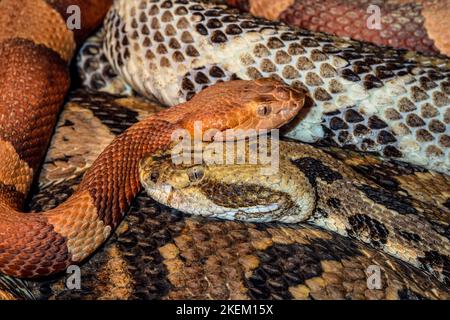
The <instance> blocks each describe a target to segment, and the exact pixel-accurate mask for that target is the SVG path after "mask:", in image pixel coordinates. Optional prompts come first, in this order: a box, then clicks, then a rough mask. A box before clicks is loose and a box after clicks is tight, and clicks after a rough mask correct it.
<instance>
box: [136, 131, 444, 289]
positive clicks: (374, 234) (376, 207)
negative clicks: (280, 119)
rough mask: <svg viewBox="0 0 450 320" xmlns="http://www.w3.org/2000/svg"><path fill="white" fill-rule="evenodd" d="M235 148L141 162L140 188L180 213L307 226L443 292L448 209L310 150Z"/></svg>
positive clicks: (252, 144) (253, 144) (257, 145)
mask: <svg viewBox="0 0 450 320" xmlns="http://www.w3.org/2000/svg"><path fill="white" fill-rule="evenodd" d="M274 141H275V142H274ZM275 145H276V146H277V147H276V149H275V148H273V147H274V146H275ZM237 148H238V149H237V150H234V149H230V148H227V147H226V146H224V145H222V143H220V142H216V143H213V144H208V145H205V146H203V149H202V150H200V151H199V150H198V149H197V150H195V151H192V157H188V158H187V159H188V160H191V158H192V159H195V158H198V157H197V156H195V155H202V156H203V161H202V162H201V163H198V162H197V163H194V162H193V161H187V162H186V161H184V162H182V163H177V162H176V161H174V159H175V158H174V155H176V154H177V152H181V150H178V151H175V149H174V150H173V151H170V152H168V153H166V154H158V155H157V156H150V157H148V158H147V159H146V160H145V161H143V162H142V166H141V181H142V183H143V185H144V187H145V189H146V191H147V193H148V194H149V195H150V196H151V197H152V198H153V199H155V200H156V201H158V202H159V203H162V204H165V205H167V206H169V207H172V208H175V209H178V210H181V211H183V212H187V213H190V214H195V215H201V216H206V217H216V218H223V219H231V220H243V221H249V222H270V221H279V222H285V223H286V222H287V223H298V222H302V221H307V222H308V223H310V224H314V225H316V226H319V227H321V228H324V229H327V230H329V231H332V232H336V233H339V234H340V235H342V236H349V237H353V238H356V239H359V240H361V241H363V242H365V243H367V244H369V245H371V246H372V247H374V248H375V249H379V250H383V251H385V252H386V253H388V254H391V255H393V256H396V257H398V258H400V259H402V260H403V261H405V262H407V263H410V264H412V265H414V266H415V267H418V268H421V269H422V270H424V271H427V272H430V273H432V274H433V275H434V276H436V277H437V278H438V279H439V280H440V281H442V282H444V283H446V284H447V285H449V284H450V238H449V234H448V230H449V222H450V218H449V211H448V208H447V209H439V208H438V207H436V206H433V205H429V204H426V203H423V201H421V199H420V198H419V199H418V202H416V203H414V201H411V198H410V197H408V196H404V195H401V194H400V193H397V194H396V193H393V192H392V191H391V190H387V189H384V188H382V187H381V186H380V185H378V184H376V183H374V182H373V181H371V180H369V179H367V178H366V177H364V176H362V175H361V174H359V173H358V172H355V171H354V170H353V169H351V168H350V167H348V166H346V165H345V164H343V163H342V162H340V161H339V160H337V159H335V158H334V157H333V156H332V155H329V154H327V153H326V152H324V151H322V150H320V149H318V148H316V147H313V146H310V145H305V144H299V143H294V142H285V141H281V142H279V143H276V140H270V141H269V145H268V146H267V147H266V145H265V144H264V143H262V142H261V141H259V142H258V141H257V140H255V139H251V140H250V141H246V143H245V145H241V146H237ZM263 148H266V149H263ZM208 150H209V151H211V150H222V151H223V153H222V154H220V158H219V159H217V158H208V154H209V151H208ZM183 152H185V151H183ZM275 152H276V153H279V159H278V160H276V158H270V160H271V162H267V161H266V162H264V161H263V158H262V157H261V155H265V154H269V155H270V154H271V155H273V154H274V153H275ZM179 155H184V153H180V154H179ZM184 159H186V158H184ZM229 159H232V160H233V161H229ZM243 160H244V161H243ZM252 160H253V162H251V161H252ZM275 161H276V162H275ZM274 162H275V163H274ZM272 166H274V167H272ZM270 169H272V171H269V170H270ZM264 170H266V171H264ZM447 183H448V181H447ZM414 204H415V205H414ZM417 208H420V209H419V210H418V209H417Z"/></svg>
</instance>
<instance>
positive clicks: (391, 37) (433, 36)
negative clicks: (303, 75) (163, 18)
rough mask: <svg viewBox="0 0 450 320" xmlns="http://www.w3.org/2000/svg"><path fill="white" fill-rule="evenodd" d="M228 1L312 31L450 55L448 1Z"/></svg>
mask: <svg viewBox="0 0 450 320" xmlns="http://www.w3.org/2000/svg"><path fill="white" fill-rule="evenodd" d="M227 3H229V4H230V5H233V6H236V7H238V8H240V9H241V10H244V11H247V12H251V13H252V14H253V15H255V16H257V17H264V18H267V19H270V20H281V21H283V22H285V23H287V24H290V25H295V26H298V27H301V28H305V29H309V30H313V31H320V32H326V33H330V34H335V35H338V36H341V37H351V38H353V39H356V40H361V41H369V42H373V43H375V44H377V45H381V46H391V47H395V48H404V49H409V50H414V51H421V52H426V53H432V54H436V53H442V54H447V55H450V34H449V32H450V31H449V30H450V21H449V19H448V16H449V14H450V1H448V0H331V1H330V0H278V1H270V0H227ZM377 24H379V25H377Z"/></svg>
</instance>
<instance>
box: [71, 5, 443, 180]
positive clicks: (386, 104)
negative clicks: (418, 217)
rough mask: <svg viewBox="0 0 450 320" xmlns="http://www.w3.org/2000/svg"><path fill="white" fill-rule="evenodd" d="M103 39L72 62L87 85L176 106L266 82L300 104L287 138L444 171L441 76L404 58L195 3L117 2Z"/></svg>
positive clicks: (89, 45)
mask: <svg viewBox="0 0 450 320" xmlns="http://www.w3.org/2000/svg"><path fill="white" fill-rule="evenodd" d="M102 32H103V39H104V41H101V39H100V38H101V37H100V36H99V37H96V38H94V39H92V41H88V42H87V44H86V45H85V50H82V53H81V56H80V59H79V66H80V69H81V72H82V76H83V79H84V84H86V85H87V86H91V87H94V88H97V89H101V88H102V84H106V87H108V88H110V87H111V86H108V85H107V84H110V83H111V81H108V80H110V79H111V78H112V79H114V80H115V81H116V82H117V83H121V84H122V85H123V84H126V85H128V87H131V88H132V89H133V90H134V91H137V92H138V93H140V94H142V95H144V96H146V97H154V98H156V99H157V100H159V101H161V102H163V103H164V104H167V105H175V104H177V103H180V102H183V101H186V100H189V99H190V98H191V97H192V96H193V95H194V94H195V93H196V92H199V91H200V90H201V89H203V88H205V87H207V86H209V85H212V84H214V83H216V82H218V81H226V80H230V79H234V78H240V79H258V78H260V77H269V76H270V77H273V78H276V79H278V80H283V81H284V82H286V83H287V84H289V85H291V86H292V87H294V88H297V89H299V90H303V91H305V92H307V94H308V96H309V100H308V103H307V108H304V112H302V113H301V115H300V116H299V120H301V121H298V124H297V125H291V126H290V127H289V129H288V131H287V132H286V135H287V136H288V137H291V138H295V139H298V140H301V141H306V142H313V141H319V140H320V141H327V142H328V143H329V144H330V143H331V144H334V145H338V146H341V147H342V146H347V147H352V148H354V149H356V150H360V151H371V152H376V153H378V154H381V155H383V156H385V157H387V158H396V159H398V160H402V161H406V162H410V163H414V164H419V165H422V166H425V167H427V168H430V169H433V170H438V171H442V172H446V173H448V172H449V151H448V150H449V141H450V139H449V132H448V127H449V126H448V124H449V121H450V109H449V101H450V100H449V93H450V91H449V73H450V71H449V70H448V69H446V68H439V67H435V66H431V65H430V66H426V65H423V64H421V63H419V62H416V61H411V60H408V58H407V57H406V53H405V52H404V51H398V50H394V49H388V48H385V47H377V46H375V45H370V44H367V43H361V42H357V41H353V40H348V39H342V38H337V37H332V36H328V35H325V34H321V33H314V32H310V31H305V30H301V29H295V28H292V27H288V26H285V25H282V24H279V23H275V22H270V21H267V20H263V19H257V18H254V17H252V16H250V15H242V14H239V13H238V12H237V11H235V10H232V9H228V8H226V7H223V6H215V5H211V4H208V3H202V2H198V1H164V0H161V1H138V0H132V1H120V0H119V1H116V2H115V4H114V6H113V7H112V9H111V10H110V11H109V13H108V16H107V17H106V20H105V23H104V30H103V31H102ZM105 64H109V65H110V66H109V67H106V66H105ZM93 66H95V67H93ZM114 74H115V75H117V76H114ZM105 75H106V78H105ZM119 79H121V80H119ZM150 84H151V85H150ZM106 87H105V88H106ZM119 87H120V86H119ZM123 87H127V86H122V88H123ZM309 107H310V108H309Z"/></svg>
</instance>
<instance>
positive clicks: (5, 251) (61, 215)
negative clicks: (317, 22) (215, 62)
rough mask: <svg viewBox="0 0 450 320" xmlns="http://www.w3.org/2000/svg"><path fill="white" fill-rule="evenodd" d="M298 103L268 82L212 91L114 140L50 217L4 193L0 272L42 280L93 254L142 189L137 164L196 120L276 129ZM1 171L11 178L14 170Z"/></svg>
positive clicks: (10, 191)
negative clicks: (262, 110)
mask: <svg viewBox="0 0 450 320" xmlns="http://www.w3.org/2000/svg"><path fill="white" fill-rule="evenodd" d="M303 101H304V98H303V96H302V94H301V93H299V92H297V91H295V90H292V89H290V88H288V87H286V86H281V85H279V83H278V82H276V81H274V80H271V79H261V81H257V82H246V81H235V82H228V83H224V84H218V86H215V87H212V88H209V90H204V91H203V92H202V93H201V94H200V95H197V98H194V99H193V100H191V101H189V102H187V103H185V104H180V105H179V106H177V107H176V108H171V109H168V110H163V111H161V112H159V113H158V114H156V115H154V116H151V117H149V118H147V119H145V120H143V121H142V122H140V123H137V124H136V125H134V126H132V127H131V128H129V129H128V130H127V131H126V132H124V133H123V134H122V135H120V136H119V137H117V138H116V139H115V140H114V141H113V142H112V143H111V144H110V145H109V146H108V147H107V148H106V149H105V150H104V151H103V152H102V153H101V154H100V155H99V157H98V158H97V160H96V161H95V162H94V164H93V165H92V167H91V168H90V170H89V171H87V172H86V174H85V176H84V178H83V181H82V182H81V184H80V186H79V188H78V190H77V192H76V193H74V194H73V195H72V196H71V197H70V198H69V199H68V200H67V201H66V202H64V203H63V204H61V205H60V206H58V207H57V208H54V209H53V210H49V211H47V212H45V213H43V214H37V213H32V214H24V213H21V212H19V211H18V208H19V205H20V202H19V200H20V198H19V197H17V192H14V191H15V190H14V188H12V187H11V186H9V187H8V185H7V186H3V188H2V189H1V191H2V193H1V195H2V197H1V198H0V199H1V200H2V201H1V202H0V209H1V211H0V215H1V220H2V223H1V224H0V244H1V248H2V250H1V251H0V271H1V272H3V273H5V274H8V275H13V276H18V277H37V276H45V275H49V274H52V273H55V272H58V271H62V270H64V269H65V268H66V267H67V266H68V265H70V264H75V263H77V262H81V261H82V260H84V259H85V258H86V257H87V256H89V255H90V254H91V253H93V252H94V251H95V250H96V249H97V248H98V247H99V246H100V245H101V244H102V243H103V242H104V241H105V240H106V239H107V237H108V236H109V235H110V233H111V231H112V230H114V228H115V227H117V225H118V223H119V222H120V221H121V219H122V217H123V215H124V214H125V213H126V212H127V210H128V208H129V206H130V204H131V201H132V200H133V199H134V198H135V196H136V195H137V193H138V192H139V190H140V189H141V186H140V182H139V173H138V162H139V160H140V159H141V158H143V156H144V155H146V154H149V153H150V154H151V153H153V152H155V151H157V150H160V149H165V148H167V147H168V146H169V145H170V143H171V141H172V140H171V139H172V133H173V131H175V130H181V129H183V130H185V131H186V132H187V133H188V134H193V132H194V122H195V121H201V122H202V124H203V127H202V130H205V131H206V130H208V129H216V130H219V131H225V130H228V129H271V128H276V127H278V126H280V125H283V124H284V123H286V122H287V121H289V120H290V119H292V117H293V116H294V115H295V114H296V113H297V112H298V110H299V109H300V108H301V107H302V105H303V104H302V103H303ZM267 105H270V106H271V110H272V112H271V113H270V114H267V115H266V116H260V115H259V113H258V112H259V111H258V109H259V108H260V107H261V106H263V107H265V106H267ZM38 128H39V129H40V130H43V131H45V129H46V128H45V127H44V128H41V127H38ZM201 132H203V131H201ZM16 161H17V160H16ZM19 163H20V162H19ZM7 168H8V167H7ZM8 172H11V173H13V174H15V175H17V174H18V173H20V172H21V171H20V170H18V169H15V170H11V169H10V170H8ZM20 177H21V176H20V175H19V176H18V178H20ZM19 181H20V180H19ZM17 186H20V184H17Z"/></svg>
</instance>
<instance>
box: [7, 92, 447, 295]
mask: <svg viewBox="0 0 450 320" xmlns="http://www.w3.org/2000/svg"><path fill="white" fill-rule="evenodd" d="M161 109H162V108H161V107H160V106H159V105H157V104H155V103H148V102H145V101H143V100H142V99H140V98H125V97H117V96H111V95H108V94H102V93H98V92H97V93H95V92H91V91H89V90H76V91H74V92H72V93H71V96H70V97H69V102H68V103H67V104H66V106H65V108H64V111H63V113H62V114H61V116H60V118H59V121H58V125H57V128H56V131H55V134H54V135H53V138H52V141H51V145H50V148H49V153H48V154H47V157H46V159H45V162H44V165H43V168H42V170H41V173H40V177H39V180H38V181H39V185H38V188H33V189H32V191H31V194H30V201H29V208H30V210H31V211H36V212H41V211H46V210H50V209H52V208H55V207H57V206H58V205H60V204H61V203H63V202H64V201H66V200H67V198H69V197H70V195H72V194H73V193H74V192H75V191H76V190H77V186H78V185H79V183H80V182H81V180H82V176H83V174H84V173H85V172H86V170H88V169H89V167H90V166H92V164H93V162H94V161H95V159H96V158H97V157H98V156H99V154H100V153H101V151H102V150H103V149H104V148H105V147H106V146H108V145H109V144H110V143H111V142H112V141H113V139H114V138H115V137H116V136H118V135H119V134H121V133H123V132H124V131H125V130H126V129H128V128H129V127H131V126H132V125H133V124H135V123H137V122H138V121H140V120H142V119H144V118H147V117H149V116H151V115H152V114H154V113H155V112H158V111H160V110H161ZM300 147H302V146H300ZM323 150H325V151H326V152H327V153H328V154H331V155H333V157H334V158H338V159H340V160H341V161H342V163H345V164H346V165H347V166H349V167H351V168H352V169H353V170H355V171H356V172H359V173H360V174H361V175H363V176H364V177H366V178H367V179H370V180H371V181H373V182H375V183H377V184H379V185H383V187H384V188H387V189H388V190H390V191H391V192H392V196H395V197H397V196H398V195H399V194H402V195H403V196H405V195H407V196H408V198H409V199H410V202H411V205H414V206H415V207H417V209H418V210H420V208H421V206H422V207H423V206H424V204H423V203H422V204H421V203H420V202H424V201H425V200H424V199H426V202H427V203H429V204H430V205H433V204H434V206H438V205H441V206H442V204H441V202H442V203H444V202H445V199H446V198H445V192H444V190H445V188H444V187H443V186H445V185H446V183H447V184H448V180H446V176H445V175H439V174H436V173H433V172H427V171H426V170H423V169H421V168H417V167H413V166H409V165H404V164H400V163H398V162H391V161H381V160H380V159H379V158H377V157H375V156H373V155H369V154H365V155H361V154H358V153H356V152H353V151H349V150H343V149H339V148H323ZM297 172H298V171H295V172H293V174H294V175H295V174H298V173H297ZM447 179H448V178H447ZM430 181H432V182H433V183H430ZM414 199H417V201H418V202H419V203H418V202H416V200H414ZM435 201H436V203H435ZM79 266H80V268H81V274H82V278H81V289H80V290H70V289H68V288H67V287H66V281H67V280H68V276H69V275H67V274H65V273H62V274H59V275H55V276H52V277H49V278H46V279H40V280H39V281H35V280H32V281H24V280H22V281H17V280H16V279H11V278H4V277H1V276H0V299H1V297H2V294H3V297H6V298H8V297H15V298H22V299H29V298H34V299H50V300H60V299H62V300H67V299H89V300H92V299H101V300H103V299H449V297H450V291H449V289H448V287H447V286H445V285H443V284H442V283H440V282H439V281H438V280H437V279H435V277H430V275H429V274H427V273H426V272H423V271H421V270H419V269H418V268H415V267H413V266H411V265H410V264H409V263H405V262H403V261H401V260H399V259H396V258H395V257H393V256H391V255H389V254H386V253H384V252H383V251H380V250H375V249H373V248H371V247H370V246H368V245H365V244H363V243H361V242H360V241H355V240H354V239H351V238H348V237H343V236H340V235H338V234H336V233H335V232H331V231H327V230H325V229H323V228H317V227H314V226H312V225H305V224H278V223H258V224H256V223H245V222H239V221H229V220H218V219H212V218H203V217H198V216H195V215H189V214H183V213H181V212H179V211H176V210H173V209H171V208H169V207H166V206H164V205H160V204H158V203H157V202H155V201H154V200H152V199H151V198H150V197H149V196H148V195H146V194H145V192H142V193H140V194H139V196H138V197H137V198H136V199H135V201H133V204H132V206H131V209H130V211H129V213H128V214H127V215H126V217H125V218H124V221H123V222H122V223H121V224H120V225H119V227H118V228H117V229H116V231H115V232H114V234H113V235H112V237H111V238H110V239H109V240H108V241H107V242H106V243H105V245H104V246H101V247H100V248H99V250H97V251H96V253H95V255H93V256H92V257H91V258H90V259H88V260H87V261H86V262H84V263H82V264H80V265H79ZM374 266H375V267H379V268H380V270H381V274H380V275H381V288H379V289H378V288H377V289H373V290H372V289H369V288H368V285H367V279H368V275H369V273H368V270H369V268H371V267H372V268H373V267H374Z"/></svg>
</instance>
